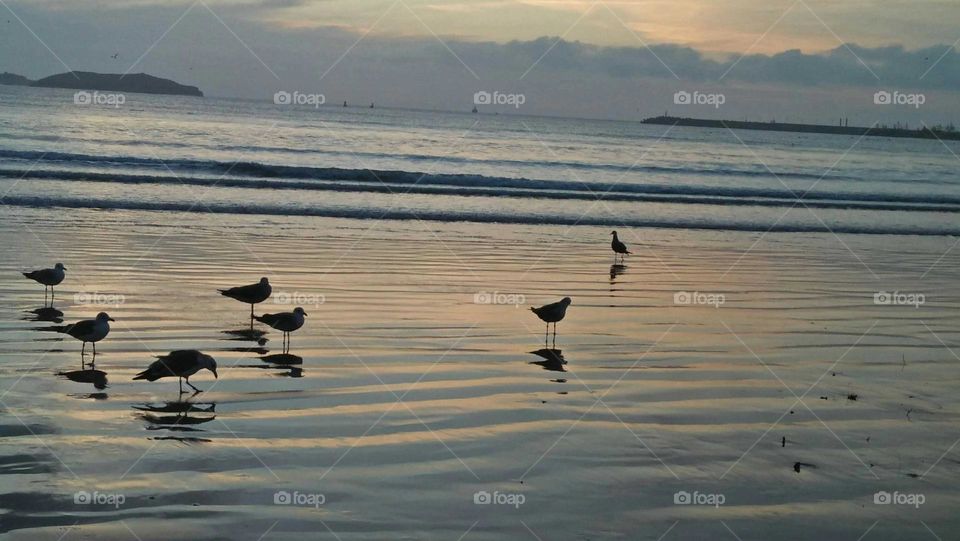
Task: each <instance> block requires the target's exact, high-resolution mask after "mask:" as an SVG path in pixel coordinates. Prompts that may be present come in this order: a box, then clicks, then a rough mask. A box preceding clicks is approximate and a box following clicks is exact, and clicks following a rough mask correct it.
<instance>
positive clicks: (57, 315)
mask: <svg viewBox="0 0 960 541" xmlns="http://www.w3.org/2000/svg"><path fill="white" fill-rule="evenodd" d="M26 313H27V314H29V315H26V316H24V317H23V319H24V320H25V321H45V322H49V323H63V312H61V311H60V310H57V309H56V308H54V307H52V306H44V307H43V308H36V309H34V310H27V311H26Z"/></svg>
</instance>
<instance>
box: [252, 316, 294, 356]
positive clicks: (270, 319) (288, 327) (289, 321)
mask: <svg viewBox="0 0 960 541" xmlns="http://www.w3.org/2000/svg"><path fill="white" fill-rule="evenodd" d="M306 315H307V313H306V312H304V311H303V308H300V307H299V306H298V307H296V308H294V309H293V312H281V313H279V314H263V315H262V316H253V318H254V319H256V320H257V321H259V322H261V323H266V324H267V325H269V326H271V327H273V328H274V329H276V330H278V331H283V338H284V349H283V351H284V352H286V351H288V350H289V348H290V333H292V332H293V331H295V330H297V329H299V328H300V327H303V318H304V317H305V316H306Z"/></svg>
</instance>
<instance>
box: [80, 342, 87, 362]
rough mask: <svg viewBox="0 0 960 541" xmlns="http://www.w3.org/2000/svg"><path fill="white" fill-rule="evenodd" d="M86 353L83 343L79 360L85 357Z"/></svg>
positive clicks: (85, 345)
mask: <svg viewBox="0 0 960 541" xmlns="http://www.w3.org/2000/svg"><path fill="white" fill-rule="evenodd" d="M86 351H87V343H86V342H84V343H83V345H82V346H80V358H81V359H82V358H83V356H84V355H86Z"/></svg>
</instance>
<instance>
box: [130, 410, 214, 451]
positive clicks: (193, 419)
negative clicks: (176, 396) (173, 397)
mask: <svg viewBox="0 0 960 541" xmlns="http://www.w3.org/2000/svg"><path fill="white" fill-rule="evenodd" d="M132 407H133V409H135V410H137V411H138V413H137V415H138V416H139V417H140V418H141V419H143V420H144V421H146V422H147V423H148V424H147V430H169V431H171V432H203V429H202V428H195V427H194V426H191V425H201V424H203V423H209V422H210V421H212V420H214V419H216V418H217V415H216V407H217V404H216V403H215V402H189V401H182V402H181V401H177V402H165V403H162V404H160V405H154V404H142V405H135V406H132ZM151 439H154V440H176V441H180V442H183V443H196V442H210V441H212V440H208V439H204V438H195V437H182V436H158V437H154V438H151Z"/></svg>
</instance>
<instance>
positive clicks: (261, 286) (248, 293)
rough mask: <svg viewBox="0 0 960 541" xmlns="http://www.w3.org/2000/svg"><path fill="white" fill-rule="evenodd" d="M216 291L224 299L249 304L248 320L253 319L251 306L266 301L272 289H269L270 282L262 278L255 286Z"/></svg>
mask: <svg viewBox="0 0 960 541" xmlns="http://www.w3.org/2000/svg"><path fill="white" fill-rule="evenodd" d="M217 291H219V292H220V294H221V295H223V296H224V297H230V298H231V299H236V300H238V301H240V302H243V303H247V304H249V305H250V319H253V305H254V304H259V303H261V302H263V301H265V300H267V299H268V298H269V297H270V293H272V292H273V288H272V287H270V282H269V281H268V280H267V277H266V276H264V277H263V278H261V279H260V281H259V282H257V283H255V284H250V285H247V286H237V287H231V288H230V289H218V290H217Z"/></svg>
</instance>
